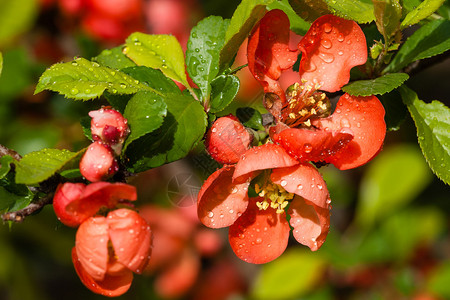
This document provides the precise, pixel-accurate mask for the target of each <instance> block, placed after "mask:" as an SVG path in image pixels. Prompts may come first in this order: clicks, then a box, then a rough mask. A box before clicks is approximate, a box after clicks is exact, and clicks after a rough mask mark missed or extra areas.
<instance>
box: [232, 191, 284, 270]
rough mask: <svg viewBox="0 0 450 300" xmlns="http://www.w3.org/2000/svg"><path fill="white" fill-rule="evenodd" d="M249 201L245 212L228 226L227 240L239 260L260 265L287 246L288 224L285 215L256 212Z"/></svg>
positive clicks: (254, 205)
mask: <svg viewBox="0 0 450 300" xmlns="http://www.w3.org/2000/svg"><path fill="white" fill-rule="evenodd" d="M261 200H262V198H251V199H250V200H249V202H250V203H249V205H248V208H247V210H246V211H245V213H244V214H243V215H242V216H241V217H240V218H239V219H237V220H236V222H235V223H234V224H233V225H231V226H230V230H229V232H228V239H229V241H230V245H231V248H232V249H233V251H234V253H235V254H236V255H237V256H238V257H239V258H240V259H242V260H244V261H246V262H249V263H254V264H263V263H267V262H269V261H272V260H274V259H275V258H277V257H278V256H280V255H281V254H282V253H283V252H284V250H285V249H286V247H287V243H288V240H289V231H290V228H289V225H288V222H287V221H286V214H285V213H284V212H283V213H282V214H277V213H276V212H275V210H274V209H271V208H269V209H267V210H259V208H258V207H257V206H256V202H257V201H261Z"/></svg>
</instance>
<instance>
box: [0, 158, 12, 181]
mask: <svg viewBox="0 0 450 300" xmlns="http://www.w3.org/2000/svg"><path fill="white" fill-rule="evenodd" d="M13 161H14V158H12V157H11V156H9V155H4V156H2V157H1V158H0V179H1V178H3V177H5V176H6V174H8V173H9V171H10V170H11V163H12V162H13Z"/></svg>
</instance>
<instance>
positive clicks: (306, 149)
mask: <svg viewBox="0 0 450 300" xmlns="http://www.w3.org/2000/svg"><path fill="white" fill-rule="evenodd" d="M303 151H305V153H311V151H312V145H311V144H308V143H306V144H305V145H304V146H303Z"/></svg>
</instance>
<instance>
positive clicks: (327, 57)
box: [319, 53, 334, 64]
mask: <svg viewBox="0 0 450 300" xmlns="http://www.w3.org/2000/svg"><path fill="white" fill-rule="evenodd" d="M319 57H320V58H321V59H322V60H323V61H324V62H326V63H328V64H329V63H332V62H333V61H334V55H333V54H330V53H320V54H319Z"/></svg>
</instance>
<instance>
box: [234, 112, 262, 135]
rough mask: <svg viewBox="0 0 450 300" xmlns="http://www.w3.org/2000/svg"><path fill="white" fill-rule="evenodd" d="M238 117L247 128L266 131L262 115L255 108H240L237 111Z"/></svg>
mask: <svg viewBox="0 0 450 300" xmlns="http://www.w3.org/2000/svg"><path fill="white" fill-rule="evenodd" d="M236 117H238V119H239V121H240V122H241V123H242V124H244V126H245V127H249V128H253V129H255V130H264V126H263V124H262V116H261V113H260V112H259V111H257V110H256V109H254V108H251V107H240V108H238V109H237V110H236Z"/></svg>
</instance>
